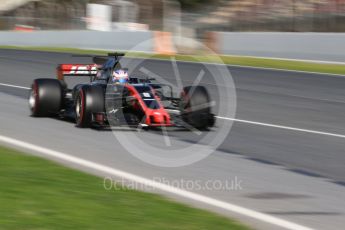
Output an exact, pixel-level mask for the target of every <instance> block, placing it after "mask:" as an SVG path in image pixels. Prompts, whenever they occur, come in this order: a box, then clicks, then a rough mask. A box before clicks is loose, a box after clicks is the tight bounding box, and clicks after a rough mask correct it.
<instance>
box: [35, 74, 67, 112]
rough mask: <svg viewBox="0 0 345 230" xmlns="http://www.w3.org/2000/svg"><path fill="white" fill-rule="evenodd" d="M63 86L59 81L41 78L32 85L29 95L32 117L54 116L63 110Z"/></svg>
mask: <svg viewBox="0 0 345 230" xmlns="http://www.w3.org/2000/svg"><path fill="white" fill-rule="evenodd" d="M62 102H63V86H62V84H61V82H60V81H59V80H57V79H49V78H39V79H35V80H34V81H33V83H32V86H31V90H30V93H29V107H30V111H31V115H32V116H35V117H43V116H54V115H57V114H58V112H59V111H60V110H61V107H62Z"/></svg>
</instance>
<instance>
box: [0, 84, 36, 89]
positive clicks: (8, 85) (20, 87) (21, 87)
mask: <svg viewBox="0 0 345 230" xmlns="http://www.w3.org/2000/svg"><path fill="white" fill-rule="evenodd" d="M0 86H7V87H11V88H18V89H30V88H29V87H24V86H19V85H11V84H5V83H0Z"/></svg>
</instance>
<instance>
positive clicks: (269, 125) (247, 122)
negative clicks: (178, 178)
mask: <svg viewBox="0 0 345 230" xmlns="http://www.w3.org/2000/svg"><path fill="white" fill-rule="evenodd" d="M216 117H217V118H219V119H222V120H229V121H236V122H239V123H246V124H251V125H259V126H265V127H271V128H277V129H286V130H291V131H297V132H304V133H312V134H319V135H325V136H331V137H339V138H345V135H343V134H336V133H328V132H322V131H316V130H310V129H300V128H294V127H289V126H284V125H274V124H268V123H262V122H256V121H248V120H241V119H236V118H229V117H221V116H216Z"/></svg>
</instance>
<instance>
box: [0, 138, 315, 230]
mask: <svg viewBox="0 0 345 230" xmlns="http://www.w3.org/2000/svg"><path fill="white" fill-rule="evenodd" d="M0 141H1V142H4V143H7V144H10V145H14V146H17V147H21V148H25V149H28V150H32V151H35V152H39V153H41V154H44V155H47V156H51V157H54V158H56V159H60V160H63V161H67V162H70V163H73V164H75V165H79V166H82V167H86V168H89V169H94V170H97V171H100V172H103V173H107V174H110V175H113V176H115V177H120V178H123V179H126V180H129V181H133V182H136V183H140V184H143V185H145V186H150V187H152V188H156V189H159V190H162V191H165V192H168V193H172V194H175V195H178V196H181V197H184V198H188V199H191V200H194V201H197V202H201V203H204V204H207V205H211V206H215V207H218V208H222V209H225V210H227V211H231V212H235V213H238V214H241V215H245V216H248V217H251V218H254V219H257V220H260V221H263V222H267V223H270V224H272V225H276V226H279V227H282V228H285V229H294V230H312V228H308V227H305V226H302V225H299V224H296V223H292V222H289V221H286V220H283V219H279V218H276V217H273V216H270V215H267V214H264V213H260V212H256V211H254V210H250V209H247V208H243V207H241V206H237V205H234V204H231V203H227V202H224V201H220V200H217V199H213V198H210V197H207V196H203V195H199V194H196V193H192V192H188V191H185V190H181V189H178V188H176V187H172V186H169V185H166V184H162V183H158V182H156V181H153V180H149V179H146V178H144V177H140V176H137V175H134V174H131V173H128V172H124V171H121V170H117V169H114V168H110V167H107V166H105V165H101V164H97V163H94V162H91V161H87V160H84V159H81V158H78V157H74V156H71V155H69V154H66V153H62V152H58V151H54V150H51V149H47V148H43V147H40V146H37V145H33V144H30V143H27V142H23V141H19V140H16V139H13V138H10V137H6V136H2V135H0Z"/></svg>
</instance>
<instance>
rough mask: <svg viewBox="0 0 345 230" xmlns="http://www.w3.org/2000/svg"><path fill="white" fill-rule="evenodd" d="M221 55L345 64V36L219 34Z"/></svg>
mask: <svg viewBox="0 0 345 230" xmlns="http://www.w3.org/2000/svg"><path fill="white" fill-rule="evenodd" d="M215 35H216V36H215V37H216V39H215V41H216V42H217V46H216V47H217V50H218V52H219V53H221V54H229V55H231V54H232V55H246V56H261V57H274V58H288V59H307V60H321V61H333V62H345V33H280V32H272V33H271V32H216V34H215Z"/></svg>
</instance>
